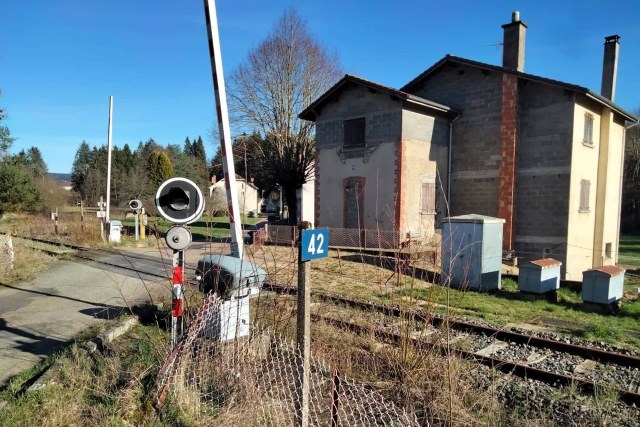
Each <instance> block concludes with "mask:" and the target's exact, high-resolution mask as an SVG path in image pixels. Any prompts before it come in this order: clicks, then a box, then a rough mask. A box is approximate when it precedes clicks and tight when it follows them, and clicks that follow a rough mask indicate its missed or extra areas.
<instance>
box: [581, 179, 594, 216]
mask: <svg viewBox="0 0 640 427" xmlns="http://www.w3.org/2000/svg"><path fill="white" fill-rule="evenodd" d="M590 189H591V181H589V180H588V179H583V180H581V181H580V208H579V209H580V212H589V210H590V208H589V191H590Z"/></svg>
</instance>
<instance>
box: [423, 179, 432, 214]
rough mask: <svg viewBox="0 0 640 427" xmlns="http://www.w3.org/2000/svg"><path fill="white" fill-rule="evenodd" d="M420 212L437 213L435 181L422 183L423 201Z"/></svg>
mask: <svg viewBox="0 0 640 427" xmlns="http://www.w3.org/2000/svg"><path fill="white" fill-rule="evenodd" d="M420 213H422V214H434V213H436V184H435V183H434V182H423V183H422V203H421V208H420Z"/></svg>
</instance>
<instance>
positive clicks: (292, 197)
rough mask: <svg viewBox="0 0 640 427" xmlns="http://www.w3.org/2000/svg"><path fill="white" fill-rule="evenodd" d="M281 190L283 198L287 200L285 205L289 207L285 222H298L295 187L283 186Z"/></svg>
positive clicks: (292, 223) (291, 223) (293, 223)
mask: <svg viewBox="0 0 640 427" xmlns="http://www.w3.org/2000/svg"><path fill="white" fill-rule="evenodd" d="M283 190H284V198H285V200H286V201H287V207H288V208H289V219H288V220H287V222H288V223H289V224H290V225H295V224H297V223H298V220H297V217H298V200H297V197H296V188H295V187H294V186H291V187H283Z"/></svg>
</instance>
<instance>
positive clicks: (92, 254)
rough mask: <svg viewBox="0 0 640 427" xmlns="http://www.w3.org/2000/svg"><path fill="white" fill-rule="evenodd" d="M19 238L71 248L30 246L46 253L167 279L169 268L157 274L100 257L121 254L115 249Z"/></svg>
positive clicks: (130, 256) (137, 256) (136, 256)
mask: <svg viewBox="0 0 640 427" xmlns="http://www.w3.org/2000/svg"><path fill="white" fill-rule="evenodd" d="M18 237H19V238H20V239H23V240H28V241H31V242H35V243H42V244H46V245H51V246H58V247H61V248H69V249H72V250H73V252H59V251H55V250H51V249H47V248H41V247H32V248H33V249H36V250H39V251H41V252H44V253H46V254H48V255H51V256H59V255H68V256H71V257H73V258H75V259H79V260H84V261H90V262H93V263H96V264H101V265H104V266H109V267H114V268H118V269H121V270H127V271H130V272H135V273H142V274H144V275H146V276H152V277H157V278H160V279H169V278H170V276H169V274H170V270H168V272H167V273H166V274H159V273H157V270H156V271H148V270H143V271H140V269H139V268H138V267H135V266H134V265H133V264H132V263H131V262H129V263H128V265H127V264H126V263H116V262H113V261H107V260H104V259H101V258H102V257H104V256H114V255H122V254H121V253H120V252H118V251H115V250H107V249H96V248H88V247H86V246H80V245H75V244H72V243H63V242H58V241H55V240H46V239H39V238H35V237H24V236H18ZM124 258H127V259H129V261H130V260H131V259H139V260H148V257H144V256H139V255H133V254H127V255H126V257H124Z"/></svg>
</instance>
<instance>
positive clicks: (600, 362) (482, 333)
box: [25, 238, 640, 407]
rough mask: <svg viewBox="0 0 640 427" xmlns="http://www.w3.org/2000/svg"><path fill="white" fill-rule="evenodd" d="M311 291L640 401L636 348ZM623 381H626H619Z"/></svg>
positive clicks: (473, 353) (462, 352) (387, 335)
mask: <svg viewBox="0 0 640 427" xmlns="http://www.w3.org/2000/svg"><path fill="white" fill-rule="evenodd" d="M25 239H27V240H31V241H33V242H38V243H44V244H49V245H55V246H60V247H67V248H70V249H73V250H74V251H75V252H73V253H70V255H71V256H73V257H74V258H77V259H81V260H87V261H91V262H94V263H99V264H103V265H107V266H111V267H115V268H119V269H126V270H131V271H134V272H136V273H143V274H145V275H150V276H154V277H158V278H162V279H167V278H168V275H167V274H158V273H156V272H152V271H140V270H139V268H137V267H134V266H133V264H130V265H129V266H127V265H122V264H121V263H114V262H110V261H105V260H102V259H100V257H102V256H105V255H117V254H118V252H117V251H109V250H104V249H93V248H86V247H83V246H79V245H73V244H67V243H61V242H56V241H50V240H44V239H36V238H25ZM36 249H38V250H41V251H44V252H47V253H50V254H52V255H60V252H57V251H53V250H48V249H44V248H36ZM127 257H128V258H136V257H137V256H136V255H129V254H127ZM138 258H143V257H138ZM156 271H157V270H156ZM263 290H266V291H271V292H276V293H280V294H289V295H295V294H296V288H295V287H291V286H283V285H279V284H276V283H269V282H268V283H265V284H264V286H263ZM312 297H313V298H315V299H317V300H320V301H323V302H325V303H330V304H333V305H338V306H344V307H348V308H354V309H357V310H361V311H365V312H375V313H381V314H384V315H385V316H389V317H391V318H400V317H403V318H411V319H413V320H415V321H416V322H419V323H422V324H425V325H426V324H428V325H429V326H430V327H431V328H433V329H434V330H437V329H438V328H441V327H442V326H445V325H446V326H447V327H449V328H450V330H451V331H453V332H454V336H453V339H452V340H451V341H449V344H450V345H446V343H442V342H440V341H438V340H429V339H425V338H423V337H422V338H421V337H418V338H411V339H412V341H413V344H414V346H415V347H416V348H422V349H425V350H427V349H428V350H430V351H438V352H440V353H442V354H447V353H448V354H454V355H456V356H458V357H461V358H464V359H468V360H473V361H475V362H477V363H481V364H483V365H485V366H489V367H491V368H493V369H496V370H499V371H501V372H504V373H509V374H514V375H517V376H520V377H523V378H528V379H535V380H539V381H542V382H544V383H547V384H550V385H553V386H560V385H574V386H576V387H577V388H579V389H580V390H582V391H584V392H587V393H595V392H597V390H600V389H602V388H603V387H607V388H609V389H614V390H615V391H616V392H617V393H618V395H619V398H620V400H621V401H623V402H625V403H627V404H629V405H635V406H636V407H640V357H638V356H635V355H633V354H625V353H623V352H616V351H608V350H603V349H601V348H596V347H591V346H585V345H577V344H573V343H571V342H566V341H563V340H556V339H549V338H545V337H540V336H536V335H534V334H530V333H529V334H525V333H519V332H515V331H510V330H505V329H499V328H494V327H491V326H488V325H484V324H480V323H473V322H468V321H462V320H452V319H447V318H445V317H444V316H440V315H434V314H431V313H426V312H424V311H422V310H406V309H402V308H401V307H399V306H389V305H383V304H379V303H374V302H369V301H363V300H356V299H351V298H346V297H342V296H337V295H331V294H326V293H319V292H313V293H312ZM314 318H315V320H322V321H323V322H326V323H328V324H331V325H333V326H335V327H338V328H341V329H345V330H350V331H352V332H355V333H359V334H362V333H366V334H370V335H371V334H372V335H374V336H375V337H376V338H377V339H379V340H381V341H386V342H389V343H391V344H399V343H400V342H402V340H404V339H406V338H405V337H403V335H402V334H398V333H396V332H394V331H392V330H390V328H382V327H371V326H369V325H367V326H363V325H358V324H356V323H353V322H347V321H344V320H340V319H335V318H331V317H329V316H324V315H314ZM456 341H465V342H467V343H471V344H470V346H471V347H472V348H471V349H467V348H460V347H456V346H455V342H456ZM452 342H453V343H454V344H452ZM612 384H614V385H612ZM621 384H624V386H622V387H621Z"/></svg>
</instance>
